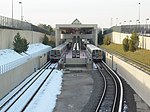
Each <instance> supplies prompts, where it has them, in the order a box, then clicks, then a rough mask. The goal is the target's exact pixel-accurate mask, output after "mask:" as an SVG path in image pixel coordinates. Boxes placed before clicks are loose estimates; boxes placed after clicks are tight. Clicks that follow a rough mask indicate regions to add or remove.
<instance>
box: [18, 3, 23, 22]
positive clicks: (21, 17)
mask: <svg viewBox="0 0 150 112" xmlns="http://www.w3.org/2000/svg"><path fill="white" fill-rule="evenodd" d="M19 4H20V5H21V21H23V6H22V2H19Z"/></svg>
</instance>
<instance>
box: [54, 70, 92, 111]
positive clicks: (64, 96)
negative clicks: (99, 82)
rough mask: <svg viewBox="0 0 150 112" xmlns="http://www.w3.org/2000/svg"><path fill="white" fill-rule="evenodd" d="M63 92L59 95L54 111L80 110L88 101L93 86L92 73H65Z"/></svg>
mask: <svg viewBox="0 0 150 112" xmlns="http://www.w3.org/2000/svg"><path fill="white" fill-rule="evenodd" d="M62 85H63V86H62V93H61V94H60V95H59V96H58V99H57V103H56V107H55V109H54V111H53V112H80V111H82V109H83V107H84V106H85V105H86V104H87V103H88V100H89V98H90V95H91V93H92V88H93V80H92V77H91V75H90V73H88V72H86V71H84V72H73V73H68V74H64V76H63V84H62Z"/></svg>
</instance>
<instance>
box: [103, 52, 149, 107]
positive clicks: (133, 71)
mask: <svg viewBox="0 0 150 112" xmlns="http://www.w3.org/2000/svg"><path fill="white" fill-rule="evenodd" d="M106 63H107V64H108V65H109V66H110V67H111V68H112V69H113V70H115V71H116V72H117V73H118V74H119V75H120V76H121V77H122V78H124V79H125V80H126V82H127V83H129V85H130V86H131V87H132V88H133V89H134V90H135V92H136V93H137V94H138V95H139V96H140V97H141V98H142V99H143V100H144V101H145V102H146V103H147V104H148V105H149V106H150V100H149V98H150V75H148V74H147V73H145V72H143V71H141V70H139V69H138V68H136V67H135V66H132V65H131V64H129V63H127V62H125V61H124V60H122V59H120V58H119V57H117V56H115V55H112V54H110V53H108V52H106Z"/></svg>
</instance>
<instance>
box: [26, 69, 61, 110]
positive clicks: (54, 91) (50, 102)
mask: <svg viewBox="0 0 150 112" xmlns="http://www.w3.org/2000/svg"><path fill="white" fill-rule="evenodd" d="M62 75H63V73H62V72H61V71H58V70H54V71H53V72H52V74H51V75H50V77H49V78H48V80H47V81H46V82H45V83H44V85H43V86H42V88H41V89H40V91H39V92H38V93H37V95H36V96H35V97H34V99H33V100H32V102H31V103H30V105H29V106H28V107H27V109H26V110H25V112H52V111H53V109H54V107H55V105H56V100H57V95H58V94H60V93H61V83H62Z"/></svg>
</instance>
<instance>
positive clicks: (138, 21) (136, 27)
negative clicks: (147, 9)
mask: <svg viewBox="0 0 150 112" xmlns="http://www.w3.org/2000/svg"><path fill="white" fill-rule="evenodd" d="M137 22H139V20H136V32H138V31H137Z"/></svg>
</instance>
